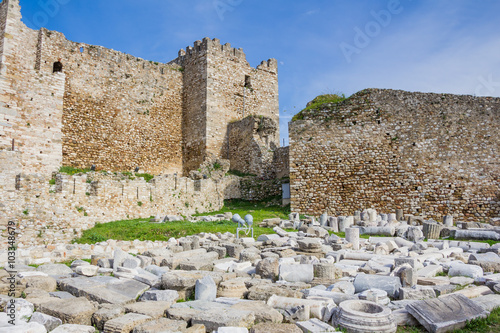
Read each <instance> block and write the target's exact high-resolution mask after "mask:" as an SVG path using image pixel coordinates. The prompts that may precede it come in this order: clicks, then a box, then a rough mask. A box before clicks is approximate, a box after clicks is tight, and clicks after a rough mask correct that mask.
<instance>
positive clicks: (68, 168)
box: [59, 166, 90, 176]
mask: <svg viewBox="0 0 500 333" xmlns="http://www.w3.org/2000/svg"><path fill="white" fill-rule="evenodd" d="M59 172H60V173H65V174H68V175H70V176H72V175H76V174H77V173H87V172H90V169H78V168H74V167H71V166H62V167H60V168H59Z"/></svg>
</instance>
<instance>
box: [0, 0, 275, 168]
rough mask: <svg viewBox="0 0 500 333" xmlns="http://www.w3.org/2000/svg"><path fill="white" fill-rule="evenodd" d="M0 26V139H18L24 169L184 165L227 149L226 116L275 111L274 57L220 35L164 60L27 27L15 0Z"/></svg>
mask: <svg viewBox="0 0 500 333" xmlns="http://www.w3.org/2000/svg"><path fill="white" fill-rule="evenodd" d="M0 34H1V38H0V40H1V41H0V52H1V57H0V60H1V61H0V149H2V150H8V149H12V148H11V146H12V140H14V141H15V143H16V144H17V147H18V149H19V150H20V151H21V152H22V165H23V170H22V171H23V172H24V173H31V172H41V173H45V174H47V173H50V172H52V171H55V170H57V169H58V168H59V167H60V166H61V164H62V165H65V166H72V167H79V168H88V167H90V166H91V165H96V167H97V169H98V170H110V171H126V170H133V169H135V168H136V167H139V168H140V170H142V171H145V172H149V173H153V174H166V173H180V172H184V173H185V174H187V173H188V172H189V171H190V170H194V169H197V168H198V167H199V166H200V164H202V163H203V161H204V160H205V158H206V157H207V156H208V155H210V156H214V157H216V158H227V157H228V156H227V155H228V151H227V150H228V138H227V125H228V123H229V122H230V121H233V120H240V119H242V118H244V117H245V116H246V115H261V116H265V117H268V118H270V119H272V120H273V121H275V122H276V123H277V122H278V121H279V104H278V100H279V99H278V78H277V74H278V70H277V61H276V60H275V59H270V60H268V61H263V62H262V63H261V64H260V65H259V66H257V68H252V67H251V66H250V65H249V64H248V62H247V61H246V56H245V54H244V53H243V51H242V50H241V49H234V48H232V47H231V46H230V45H229V44H225V45H221V44H220V41H219V40H217V39H213V40H212V39H209V38H205V39H203V41H196V42H195V43H194V47H192V46H190V47H188V48H187V49H186V51H183V50H181V51H180V52H179V55H178V58H177V59H175V60H174V61H172V62H170V63H169V64H160V63H157V62H152V61H145V60H143V59H140V58H136V57H134V56H131V55H128V54H124V53H121V52H118V51H114V50H110V49H106V48H104V47H101V46H94V45H88V44H85V43H77V42H72V41H69V40H67V39H66V38H65V36H64V35H63V34H62V33H60V32H56V31H48V30H47V29H45V28H42V29H40V30H39V31H34V30H31V29H29V28H27V27H26V26H25V25H24V24H23V23H22V21H21V9H20V6H19V0H4V1H3V2H2V3H1V4H0ZM278 138H279V133H278V132H277V134H276V136H275V141H276V142H275V145H276V147H277V146H278V145H279V139H278ZM15 147H16V146H15Z"/></svg>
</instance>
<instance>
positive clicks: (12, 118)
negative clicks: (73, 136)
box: [0, 0, 65, 173]
mask: <svg viewBox="0 0 500 333" xmlns="http://www.w3.org/2000/svg"><path fill="white" fill-rule="evenodd" d="M0 22H1V23H0V30H1V31H2V38H0V39H1V40H2V44H1V50H2V54H1V64H0V149H2V150H12V140H14V144H15V145H14V149H15V150H18V151H20V152H21V165H22V171H23V172H28V173H35V172H39V173H50V172H51V171H53V170H55V169H56V168H58V167H59V165H60V164H61V160H62V141H61V119H62V105H63V93H64V81H65V76H64V74H61V73H58V74H52V73H39V72H38V71H36V70H35V64H36V53H37V52H36V49H37V44H38V35H37V32H36V31H33V30H31V29H29V28H27V27H26V26H25V25H24V24H23V23H22V22H21V13H20V7H19V3H18V1H16V0H9V1H7V0H4V1H3V2H2V3H1V4H0ZM19 172H21V170H19Z"/></svg>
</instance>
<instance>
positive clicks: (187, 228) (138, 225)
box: [74, 218, 274, 244]
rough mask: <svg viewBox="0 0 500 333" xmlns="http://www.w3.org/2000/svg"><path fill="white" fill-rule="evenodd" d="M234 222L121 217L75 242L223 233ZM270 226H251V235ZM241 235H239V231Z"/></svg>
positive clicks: (232, 228) (233, 226)
mask: <svg viewBox="0 0 500 333" xmlns="http://www.w3.org/2000/svg"><path fill="white" fill-rule="evenodd" d="M236 227H237V225H236V224H235V223H234V222H231V221H218V222H198V223H191V222H184V221H182V222H168V223H162V224H156V223H154V224H153V223H149V218H147V219H135V220H122V221H115V222H109V223H102V224H96V225H95V226H94V227H93V228H92V229H89V230H85V231H84V232H83V234H82V237H81V238H78V239H75V240H74V242H75V243H78V244H95V243H97V242H103V241H106V240H108V239H115V240H125V241H132V240H135V239H138V240H141V241H144V240H151V241H156V240H158V241H167V240H169V239H170V237H175V238H180V237H184V236H189V235H196V234H199V233H202V232H211V233H217V232H220V233H225V232H231V233H233V234H234V233H235V232H236ZM273 233H274V231H273V229H270V228H260V227H258V226H255V225H254V236H255V237H259V236H260V235H262V234H273ZM240 236H242V234H241V233H240Z"/></svg>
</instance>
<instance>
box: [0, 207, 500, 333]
mask: <svg viewBox="0 0 500 333" xmlns="http://www.w3.org/2000/svg"><path fill="white" fill-rule="evenodd" d="M231 217H232V214H231V215H230V214H226V215H224V216H219V217H217V218H220V219H228V218H229V219H230V218H231ZM155 220H158V221H167V220H175V217H167V218H158V219H155ZM443 222H444V223H442V224H438V223H437V222H435V221H425V220H423V219H421V218H419V217H415V216H409V215H406V216H405V215H403V214H402V213H401V212H398V213H397V214H377V212H376V211H374V210H366V211H363V212H357V213H356V214H355V216H351V217H342V216H327V215H326V214H324V215H322V216H321V217H320V218H319V219H318V220H316V219H315V218H311V217H307V218H305V219H300V218H299V216H298V215H297V214H291V215H290V219H289V220H286V221H285V220H279V219H271V220H267V221H265V222H263V223H265V224H266V225H267V226H269V227H273V229H274V231H275V232H276V234H271V235H262V236H260V237H258V239H257V240H255V239H254V238H239V239H238V238H236V236H235V235H234V234H231V233H225V234H220V233H219V234H210V233H202V234H198V235H195V236H188V237H182V238H179V239H173V238H172V239H170V240H169V241H168V242H151V241H144V242H140V241H133V242H123V241H114V240H109V241H107V242H100V243H97V244H95V245H78V244H71V245H58V246H51V247H50V248H49V247H46V248H42V247H32V248H27V249H18V251H17V258H16V260H17V263H16V268H15V272H13V274H14V275H15V277H16V284H15V294H16V297H17V298H14V299H13V301H11V299H10V298H9V297H7V296H6V295H7V291H8V290H9V287H10V280H8V279H9V277H10V275H9V272H8V271H6V270H1V271H0V279H1V281H2V283H1V284H0V288H1V290H0V293H2V294H3V295H0V310H2V311H4V312H3V313H1V315H0V331H2V332H56V333H57V332H95V331H96V329H97V330H99V331H102V332H136V333H146V332H220V333H222V332H287V333H288V332H336V331H338V330H339V329H345V330H347V332H375V331H376V332H395V331H396V329H397V326H398V325H422V326H423V327H425V329H427V330H428V331H429V332H448V331H450V330H453V329H457V328H460V327H463V326H464V325H465V323H466V321H468V320H471V319H475V318H482V317H486V316H488V315H489V312H490V311H492V310H493V309H494V308H496V307H498V306H500V295H499V293H500V257H499V253H500V252H499V251H500V246H499V245H493V246H490V245H488V244H486V243H478V242H469V241H460V240H458V241H455V240H446V239H439V237H438V236H443V235H446V237H449V236H450V235H455V236H454V237H456V235H457V233H458V232H459V231H463V230H466V231H469V232H470V233H469V234H468V235H471V237H474V235H475V234H476V232H477V233H478V235H479V236H477V237H474V238H478V239H480V238H484V237H485V236H484V235H485V233H484V231H487V232H488V233H491V234H492V235H493V234H495V235H500V230H499V228H498V227H494V226H491V225H483V224H482V225H470V224H464V223H460V222H457V224H458V225H459V226H458V227H456V226H453V219H451V218H450V217H446V218H445V219H444V221H443ZM153 223H155V221H153ZM164 223H168V222H164ZM464 227H465V228H467V229H463V228H464ZM294 228H295V231H289V229H294ZM235 229H236V224H235ZM285 229H286V230H288V231H286V230H285ZM337 230H344V231H345V232H346V238H341V237H338V236H336V235H333V234H330V232H329V231H337ZM438 233H439V235H438ZM363 234H368V235H370V237H369V238H368V239H366V238H363V237H360V235H363ZM431 235H432V237H433V238H432V239H431V238H429V237H430V236H431ZM488 237H490V239H495V237H496V236H488ZM0 258H1V259H2V261H3V262H5V261H6V258H7V257H6V252H5V251H4V252H1V253H0ZM62 258H69V259H72V260H73V261H72V262H71V265H70V267H68V266H66V265H64V264H57V263H56V262H60V261H61V259H62ZM88 259H90V260H88ZM89 261H90V262H89ZM28 264H36V265H39V266H38V267H36V268H35V267H31V266H27V265H28ZM11 302H13V304H14V305H15V311H14V313H15V316H14V320H15V323H16V325H15V326H12V325H11V324H9V320H11V318H10V317H9V314H10V313H11V312H9V311H10V308H9V304H11Z"/></svg>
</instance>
